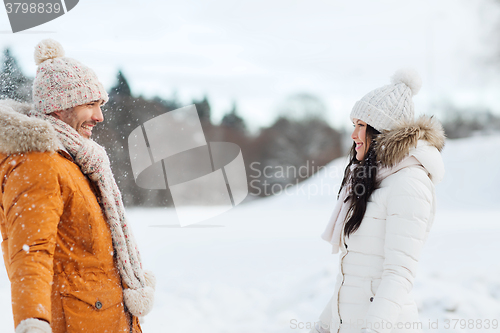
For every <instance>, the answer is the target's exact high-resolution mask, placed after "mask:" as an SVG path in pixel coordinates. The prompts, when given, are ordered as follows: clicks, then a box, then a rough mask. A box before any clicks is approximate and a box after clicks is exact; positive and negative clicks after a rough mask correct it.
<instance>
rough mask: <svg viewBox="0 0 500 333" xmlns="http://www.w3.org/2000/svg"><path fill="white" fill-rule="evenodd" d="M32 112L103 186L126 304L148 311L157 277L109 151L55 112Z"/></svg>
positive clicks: (133, 310) (137, 312)
mask: <svg viewBox="0 0 500 333" xmlns="http://www.w3.org/2000/svg"><path fill="white" fill-rule="evenodd" d="M28 116H29V117H35V118H39V119H43V120H45V121H47V122H49V123H50V124H51V125H52V127H53V128H54V130H55V132H56V134H57V137H58V139H59V140H60V141H61V143H62V144H63V146H64V148H66V150H67V151H68V152H69V153H70V154H71V155H73V157H74V159H75V162H76V164H77V165H78V166H79V167H80V169H81V170H82V172H83V173H84V174H85V175H87V176H88V177H89V178H90V179H91V180H92V181H93V182H94V183H95V184H96V185H97V187H98V188H99V191H100V192H101V193H100V194H101V199H102V209H103V211H104V214H105V216H106V220H107V222H108V225H109V229H110V230H111V236H112V239H113V247H114V250H115V252H116V255H117V258H118V270H119V272H120V275H121V277H122V280H123V282H124V283H125V284H126V286H127V287H128V288H126V289H124V291H123V297H124V300H125V305H126V306H127V308H128V310H129V311H130V312H131V313H132V314H133V315H134V316H144V315H146V314H147V313H148V312H149V311H151V309H152V307H153V300H154V288H155V278H154V276H153V275H152V273H151V272H149V271H146V272H144V271H143V269H142V262H141V257H140V254H139V250H138V249H137V245H136V243H135V240H134V236H133V235H132V230H131V228H130V227H129V225H128V223H127V220H126V218H125V209H124V207H123V201H122V197H121V193H120V190H119V189H118V186H117V185H116V181H115V178H114V176H113V173H112V172H111V166H110V163H109V158H108V155H107V154H106V151H105V150H104V148H103V147H101V146H100V145H98V144H97V143H96V142H94V141H93V140H91V139H86V138H84V137H82V136H81V135H80V134H79V133H78V132H77V131H76V130H75V129H74V128H72V127H71V126H69V125H68V124H66V123H65V122H63V121H61V120H59V119H57V118H55V117H53V116H50V115H46V114H43V113H40V112H37V111H35V110H31V111H30V112H29V114H28Z"/></svg>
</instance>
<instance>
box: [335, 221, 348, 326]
mask: <svg viewBox="0 0 500 333" xmlns="http://www.w3.org/2000/svg"><path fill="white" fill-rule="evenodd" d="M342 242H344V246H345V250H346V251H345V254H344V255H343V256H342V258H340V274H342V283H341V284H340V287H339V290H338V292H337V312H338V314H339V319H340V325H339V328H338V330H337V333H339V332H340V327H341V326H342V317H341V316H340V301H339V297H340V288H342V286H343V285H344V258H345V256H346V255H347V253H348V252H349V251H347V244H346V243H345V238H344V232H343V231H342Z"/></svg>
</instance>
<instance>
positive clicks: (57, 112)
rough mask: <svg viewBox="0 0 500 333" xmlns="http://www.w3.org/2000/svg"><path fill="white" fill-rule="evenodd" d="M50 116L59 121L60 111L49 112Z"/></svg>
mask: <svg viewBox="0 0 500 333" xmlns="http://www.w3.org/2000/svg"><path fill="white" fill-rule="evenodd" d="M50 115H51V116H53V117H55V118H57V119H61V111H54V112H51V113H50Z"/></svg>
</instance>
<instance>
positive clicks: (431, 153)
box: [375, 115, 446, 184]
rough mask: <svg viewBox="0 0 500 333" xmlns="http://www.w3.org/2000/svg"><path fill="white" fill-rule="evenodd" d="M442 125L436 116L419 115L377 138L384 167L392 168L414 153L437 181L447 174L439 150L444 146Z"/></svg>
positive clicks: (377, 145) (380, 158)
mask: <svg viewBox="0 0 500 333" xmlns="http://www.w3.org/2000/svg"><path fill="white" fill-rule="evenodd" d="M445 138H446V137H445V134H444V130H443V127H442V125H441V124H440V123H439V121H438V120H437V119H436V118H434V117H433V116H431V117H429V116H425V115H424V116H420V117H419V118H418V119H416V120H413V121H411V122H404V123H401V124H400V125H398V126H397V127H396V128H394V129H392V130H390V131H384V132H383V133H382V134H379V135H378V136H377V138H376V142H377V144H376V147H375V151H376V154H377V159H378V161H379V162H380V164H381V165H382V166H384V167H392V166H394V165H396V164H398V163H399V162H401V161H402V160H403V159H404V158H405V157H407V156H414V157H415V158H416V159H417V160H418V161H419V162H420V163H421V164H422V165H423V166H424V168H425V169H426V170H427V172H428V173H429V174H430V177H431V179H432V181H433V182H434V183H435V184H437V183H439V182H440V181H441V180H442V179H443V177H444V164H443V160H442V158H441V154H440V152H441V151H442V150H443V148H444V144H445Z"/></svg>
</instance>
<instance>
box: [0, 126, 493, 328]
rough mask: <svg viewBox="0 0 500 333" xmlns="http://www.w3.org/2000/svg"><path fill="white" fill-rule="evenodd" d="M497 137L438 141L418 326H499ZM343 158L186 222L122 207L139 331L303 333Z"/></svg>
mask: <svg viewBox="0 0 500 333" xmlns="http://www.w3.org/2000/svg"><path fill="white" fill-rule="evenodd" d="M498 147H500V136H491V137H475V138H469V139H463V140H454V141H448V142H447V145H446V148H445V150H444V151H443V158H444V161H445V166H446V170H447V174H446V177H445V180H444V181H443V183H441V184H440V185H438V187H437V194H438V213H437V215H436V219H435V222H434V227H433V230H432V232H431V234H430V236H429V240H428V243H427V245H426V247H425V249H424V251H423V253H422V257H421V263H420V266H419V272H418V276H417V279H416V282H415V286H414V289H415V292H414V293H415V298H416V300H417V303H418V306H419V310H420V317H421V322H422V327H423V329H424V330H425V331H427V332H490V331H499V330H500V328H499V327H500V325H499V326H497V329H492V328H489V329H485V328H484V327H485V323H486V321H485V320H486V319H489V320H490V325H491V321H492V320H497V321H498V320H500V262H499V261H498V259H497V256H498V254H499V253H500V242H499V241H498V239H500V223H499V222H500V196H499V195H498V193H497V191H495V190H496V189H497V188H498V187H499V186H500V168H499V165H500V154H498ZM344 163H345V158H343V159H339V160H336V161H333V162H332V163H331V164H330V165H329V167H328V168H326V169H324V170H322V171H321V172H319V173H318V174H317V175H315V176H313V177H311V178H310V179H308V180H307V181H305V182H303V183H301V184H299V186H300V188H298V189H297V188H294V189H289V194H288V195H287V194H284V195H281V196H276V197H273V198H268V199H265V200H257V201H253V202H250V203H248V204H245V205H240V206H237V207H236V208H235V209H233V210H231V211H229V212H227V213H225V214H223V215H220V216H218V217H215V218H212V219H211V220H208V221H205V222H203V223H200V224H196V225H192V226H190V227H184V228H180V227H179V225H178V223H177V218H176V214H175V211H174V210H172V209H148V210H146V209H131V210H129V217H130V219H131V221H132V223H133V227H134V232H135V235H136V238H137V241H138V243H139V246H140V248H141V253H142V257H143V260H144V263H145V266H146V268H149V269H152V270H153V271H154V272H155V273H156V276H157V281H158V282H157V293H156V303H155V308H154V310H153V311H152V313H151V314H149V315H148V316H147V317H146V319H145V322H144V324H143V330H144V332H179V333H180V332H202V333H212V332H214V333H225V332H228V333H229V332H231V333H246V332H248V333H250V332H252V333H255V332H258V333H266V332H273V333H280V332H298V333H299V332H307V331H308V330H306V329H298V328H294V327H295V326H296V325H294V323H295V324H298V323H304V324H305V323H307V322H313V321H314V320H316V319H317V317H318V315H319V314H320V312H321V311H322V310H323V307H324V306H325V305H326V303H327V301H328V300H329V298H330V297H331V295H332V293H333V286H334V282H335V281H334V280H335V275H336V273H337V272H336V268H337V260H338V258H337V256H336V255H332V254H330V248H329V246H328V244H327V243H326V242H324V241H322V240H321V239H320V237H319V235H320V234H321V232H322V230H323V228H324V226H325V224H326V222H327V221H328V218H329V215H330V213H331V211H332V209H333V206H334V204H335V197H336V191H337V190H338V186H339V182H340V179H341V175H342V171H343V170H342V167H343V165H344ZM446 319H449V320H450V325H451V327H450V328H446V327H447V326H446V322H445V320H446ZM454 319H457V320H459V319H464V320H466V321H453V320H454ZM0 320H1V322H2V323H4V324H3V325H2V327H3V328H2V329H1V331H2V332H4V329H5V332H8V331H11V332H12V331H13V323H12V312H11V308H10V289H9V281H8V279H7V276H6V273H5V269H1V270H0ZM429 320H430V321H431V322H432V323H433V326H432V327H431V328H429ZM470 320H474V325H471V322H470ZM436 321H437V326H438V328H435V325H436ZM5 323H8V324H5ZM455 323H456V326H455V327H454V325H455ZM478 323H482V326H483V328H482V329H479V328H478ZM464 324H465V325H464ZM497 324H498V322H497ZM468 325H470V326H469V327H474V328H467V326H468ZM463 326H466V327H465V328H464V329H461V327H463Z"/></svg>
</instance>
